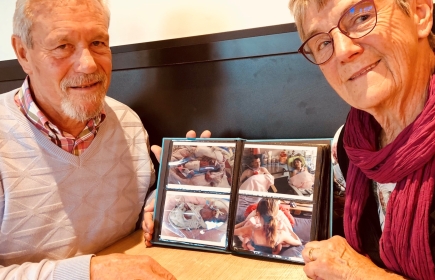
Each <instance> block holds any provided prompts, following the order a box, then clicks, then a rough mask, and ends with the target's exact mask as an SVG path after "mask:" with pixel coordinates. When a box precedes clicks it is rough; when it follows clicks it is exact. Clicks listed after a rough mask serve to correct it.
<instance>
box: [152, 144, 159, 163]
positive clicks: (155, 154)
mask: <svg viewBox="0 0 435 280" xmlns="http://www.w3.org/2000/svg"><path fill="white" fill-rule="evenodd" d="M151 151H152V152H153V154H154V156H155V157H156V159H157V161H158V162H159V163H160V155H161V153H162V147H160V146H157V145H152V146H151Z"/></svg>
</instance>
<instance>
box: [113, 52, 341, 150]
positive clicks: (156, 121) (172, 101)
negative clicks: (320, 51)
mask: <svg viewBox="0 0 435 280" xmlns="http://www.w3.org/2000/svg"><path fill="white" fill-rule="evenodd" d="M115 81H116V82H115ZM109 96H112V97H114V98H115V99H117V100H120V101H121V102H124V103H126V104H128V105H129V106H130V107H131V108H133V109H134V110H135V111H136V112H137V113H138V114H139V116H140V117H141V119H142V121H143V123H144V125H145V127H146V128H147V130H148V132H149V133H150V135H151V142H153V143H159V141H161V138H162V137H177V136H178V137H179V136H183V135H184V133H185V132H186V131H187V130H188V129H195V130H197V131H202V130H203V129H210V130H212V132H213V136H215V137H245V138H250V139H265V138H306V137H332V136H333V135H334V132H335V131H336V129H337V128H338V127H339V126H340V125H341V124H342V123H343V122H344V120H345V117H346V114H347V111H348V106H347V105H346V104H345V103H344V102H342V101H341V99H340V98H339V97H338V96H336V94H335V93H334V91H333V90H332V89H331V88H330V86H329V85H328V84H327V83H326V81H325V79H324V78H323V76H322V74H321V72H320V71H319V70H318V67H316V66H314V65H310V64H308V63H307V62H305V60H304V58H302V57H301V56H299V55H297V54H289V55H277V56H266V57H257V58H243V59H235V60H224V61H213V62H203V63H194V64H182V65H173V66H163V67H152V68H142V69H134V70H133V69H132V70H121V71H115V72H114V73H113V83H112V86H111V88H110V90H109Z"/></svg>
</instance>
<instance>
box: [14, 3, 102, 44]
mask: <svg viewBox="0 0 435 280" xmlns="http://www.w3.org/2000/svg"><path fill="white" fill-rule="evenodd" d="M43 1H45V0H17V3H16V5H15V13H14V20H13V34H14V35H15V36H18V37H20V38H21V40H22V41H23V43H24V44H25V45H26V46H27V47H28V48H32V47H33V41H32V36H31V34H30V33H31V31H32V24H33V18H34V14H33V11H32V9H31V4H33V3H36V2H43ZM56 1H58V0H56ZM66 1H68V0H66ZM96 1H98V3H100V4H101V5H102V6H103V10H104V13H105V14H106V16H107V19H108V21H109V22H110V9H109V4H108V0H96Z"/></svg>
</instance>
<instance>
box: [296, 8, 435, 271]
mask: <svg viewBox="0 0 435 280" xmlns="http://www.w3.org/2000/svg"><path fill="white" fill-rule="evenodd" d="M290 9H291V10H292V12H293V14H294V16H295V21H296V25H297V27H298V31H299V34H300V37H301V38H302V41H304V43H303V44H302V46H301V48H300V49H299V51H300V52H301V53H302V54H303V55H304V56H305V57H306V58H307V59H308V60H309V61H310V62H312V63H313V64H316V65H319V67H320V70H321V71H322V72H323V74H324V75H325V77H326V79H327V80H328V82H329V84H330V85H331V86H332V87H333V88H334V89H335V91H336V92H337V93H338V95H339V96H340V97H341V98H343V99H344V100H345V101H346V102H347V103H349V104H350V105H351V106H352V108H351V110H350V112H349V115H348V118H347V120H346V123H345V125H344V128H343V129H342V130H341V131H340V132H339V135H340V136H339V137H337V139H338V140H337V143H338V144H337V158H338V165H339V166H340V169H341V170H342V171H343V176H344V178H345V180H346V181H345V182H346V184H345V186H346V194H345V205H344V235H345V238H346V239H344V238H341V237H338V236H334V237H332V238H331V239H329V240H325V241H320V242H319V241H313V242H310V243H307V244H306V246H305V249H304V250H303V252H302V255H303V258H304V260H305V262H306V265H305V268H304V270H305V273H306V274H307V276H308V277H310V278H312V279H316V278H319V279H381V278H388V279H396V278H397V279H403V276H404V277H405V278H412V279H435V265H434V256H435V234H434V228H435V220H434V217H435V211H434V210H435V202H434V199H435V195H434V193H435V184H434V182H435V146H434V145H435V144H434V143H435V129H434V128H435V110H434V108H435V76H434V70H435V55H434V48H435V41H434V36H433V34H432V33H431V28H432V22H433V3H432V0H362V1H354V0H326V1H315V0H291V1H290ZM336 174H340V172H337V173H336ZM338 181H340V182H344V180H341V179H339V180H338ZM343 185H344V184H343Z"/></svg>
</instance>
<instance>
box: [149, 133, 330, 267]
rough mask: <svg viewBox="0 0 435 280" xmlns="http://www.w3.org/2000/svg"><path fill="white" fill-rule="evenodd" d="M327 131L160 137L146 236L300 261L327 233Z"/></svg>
mask: <svg viewBox="0 0 435 280" xmlns="http://www.w3.org/2000/svg"><path fill="white" fill-rule="evenodd" d="M330 146H331V139H303V140H244V139H212V138H211V139H204V138H200V139H193V140H189V139H171V138H165V139H163V144H162V154H161V159H160V170H159V178H158V186H157V198H156V204H155V208H154V209H155V210H154V211H155V212H154V219H155V225H154V236H153V240H152V243H154V244H160V245H169V246H174V247H183V248H195V249H202V250H211V251H219V252H233V253H234V254H245V255H251V256H256V257H265V258H273V259H279V260H285V261H291V262H299V263H303V259H302V255H301V251H302V249H303V248H304V246H305V244H306V243H307V242H309V241H311V240H323V239H327V238H329V237H330V235H331V225H330V223H331V213H332V209H331V207H332V206H331V202H332V200H331V194H332V192H331V185H332V183H331V178H332V177H331V159H330V154H331V152H330Z"/></svg>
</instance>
